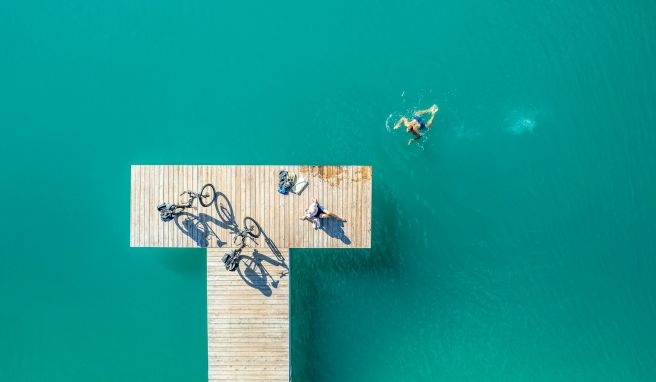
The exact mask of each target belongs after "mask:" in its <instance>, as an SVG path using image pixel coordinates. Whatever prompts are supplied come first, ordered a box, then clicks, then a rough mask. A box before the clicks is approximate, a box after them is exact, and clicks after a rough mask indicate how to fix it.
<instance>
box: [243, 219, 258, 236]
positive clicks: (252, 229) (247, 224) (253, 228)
mask: <svg viewBox="0 0 656 382" xmlns="http://www.w3.org/2000/svg"><path fill="white" fill-rule="evenodd" d="M244 229H245V230H247V231H248V234H249V235H251V237H253V238H256V237H260V234H262V231H261V230H260V225H259V224H257V222H256V221H255V220H253V218H249V217H245V218H244Z"/></svg>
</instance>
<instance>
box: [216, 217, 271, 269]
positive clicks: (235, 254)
mask: <svg viewBox="0 0 656 382" xmlns="http://www.w3.org/2000/svg"><path fill="white" fill-rule="evenodd" d="M243 227H244V229H242V230H238V233H237V234H236V235H235V237H234V238H233V239H232V243H233V244H234V245H236V248H235V249H233V250H232V251H230V252H228V253H226V254H225V255H223V258H222V260H223V264H224V265H225V268H226V269H227V270H228V271H231V272H232V271H234V270H236V269H237V267H238V266H239V259H240V257H241V251H242V249H244V247H246V246H247V245H248V243H247V239H250V240H251V241H252V242H253V243H255V244H256V245H257V241H256V240H255V239H257V238H258V237H260V234H261V233H262V231H261V230H260V226H259V225H258V224H257V223H256V222H255V220H253V219H252V218H249V217H246V218H244V224H243Z"/></svg>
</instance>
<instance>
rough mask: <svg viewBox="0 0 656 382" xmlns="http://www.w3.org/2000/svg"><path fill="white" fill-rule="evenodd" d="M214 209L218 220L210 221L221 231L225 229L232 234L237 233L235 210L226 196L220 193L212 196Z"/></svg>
mask: <svg viewBox="0 0 656 382" xmlns="http://www.w3.org/2000/svg"><path fill="white" fill-rule="evenodd" d="M214 209H215V210H216V214H217V216H218V219H215V218H212V221H213V222H214V223H215V224H216V225H218V226H219V227H221V228H223V229H227V230H228V231H230V232H232V233H233V234H237V233H239V226H238V225H237V219H235V210H234V209H233V208H232V203H231V202H230V199H228V196H226V194H224V193H223V192H221V191H217V192H216V193H215V194H214Z"/></svg>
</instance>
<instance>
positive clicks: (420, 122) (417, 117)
mask: <svg viewBox="0 0 656 382" xmlns="http://www.w3.org/2000/svg"><path fill="white" fill-rule="evenodd" d="M412 119H414V120H415V121H417V123H419V127H420V128H422V129H423V128H425V127H426V124H425V123H424V120H423V119H421V117H420V116H418V115H417V114H414V115H413V116H412Z"/></svg>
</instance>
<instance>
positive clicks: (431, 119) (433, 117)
mask: <svg viewBox="0 0 656 382" xmlns="http://www.w3.org/2000/svg"><path fill="white" fill-rule="evenodd" d="M435 113H437V106H435V109H434V110H433V114H432V115H431V117H430V119H429V120H428V122H426V128H427V129H428V128H429V127H431V125H432V124H433V119H435Z"/></svg>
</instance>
